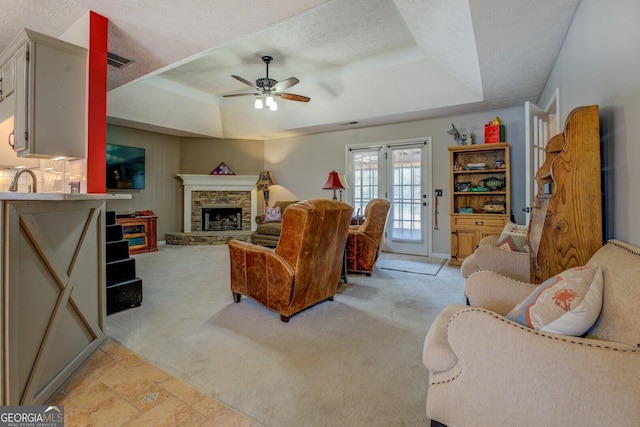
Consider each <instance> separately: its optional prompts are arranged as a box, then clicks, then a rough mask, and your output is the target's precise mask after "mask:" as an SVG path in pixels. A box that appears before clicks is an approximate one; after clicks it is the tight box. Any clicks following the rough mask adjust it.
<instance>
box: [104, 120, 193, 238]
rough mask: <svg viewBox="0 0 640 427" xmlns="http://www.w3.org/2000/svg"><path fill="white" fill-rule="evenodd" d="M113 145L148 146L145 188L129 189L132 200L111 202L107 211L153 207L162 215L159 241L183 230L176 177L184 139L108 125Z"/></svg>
mask: <svg viewBox="0 0 640 427" xmlns="http://www.w3.org/2000/svg"><path fill="white" fill-rule="evenodd" d="M107 142H108V143H110V144H117V145H127V146H133V147H141V148H144V149H145V151H146V152H145V156H146V163H145V189H144V190H127V191H121V193H126V194H131V196H132V198H131V200H113V201H107V210H115V211H116V213H118V214H125V213H131V212H135V211H139V210H146V209H150V210H152V211H153V212H155V214H156V215H158V236H157V237H158V240H164V234H165V233H167V232H170V231H179V230H180V224H181V221H182V217H181V215H182V213H181V194H182V193H181V190H180V186H179V185H178V181H176V179H175V176H176V175H177V174H178V173H180V138H179V137H177V136H171V135H164V134H161V133H156V132H148V131H144V130H138V129H131V128H126V127H122V126H116V125H107Z"/></svg>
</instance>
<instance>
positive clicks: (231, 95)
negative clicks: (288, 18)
mask: <svg viewBox="0 0 640 427" xmlns="http://www.w3.org/2000/svg"><path fill="white" fill-rule="evenodd" d="M248 95H253V96H256V95H261V94H260V93H232V94H230V95H222V97H223V98H231V97H233V96H248Z"/></svg>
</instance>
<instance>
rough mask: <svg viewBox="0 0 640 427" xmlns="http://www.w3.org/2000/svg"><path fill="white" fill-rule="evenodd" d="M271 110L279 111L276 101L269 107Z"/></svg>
mask: <svg viewBox="0 0 640 427" xmlns="http://www.w3.org/2000/svg"><path fill="white" fill-rule="evenodd" d="M269 110H271V111H278V104H276V101H273V100H272V101H271V105H269Z"/></svg>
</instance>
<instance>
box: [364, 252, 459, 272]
mask: <svg viewBox="0 0 640 427" xmlns="http://www.w3.org/2000/svg"><path fill="white" fill-rule="evenodd" d="M446 262H447V260H446V259H444V258H433V257H428V256H416V255H405V254H394V253H391V252H382V253H381V254H380V257H379V258H378V262H377V263H376V265H377V266H378V267H380V268H382V269H383V270H395V271H403V272H405V273H415V274H426V275H428V276H436V275H437V274H438V272H439V271H440V269H441V268H442V266H443V265H444V264H445V263H446Z"/></svg>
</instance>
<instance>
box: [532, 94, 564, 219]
mask: <svg viewBox="0 0 640 427" xmlns="http://www.w3.org/2000/svg"><path fill="white" fill-rule="evenodd" d="M559 111H560V90H559V89H556V90H555V92H554V94H553V96H552V97H551V99H550V100H549V102H548V103H547V105H546V107H545V108H544V109H542V108H540V107H538V106H537V105H536V104H533V103H531V102H529V101H527V102H526V103H525V104H524V115H525V121H524V123H525V132H524V133H525V180H526V182H525V197H526V199H525V200H527V206H526V207H525V208H524V211H525V224H529V222H530V219H531V207H532V206H533V204H534V199H535V197H536V193H537V192H538V191H537V188H536V179H535V178H536V172H537V171H538V169H539V168H540V166H541V165H542V164H543V163H544V160H545V151H544V148H545V146H546V145H547V141H548V140H549V139H550V138H551V137H552V136H555V135H557V134H559V133H560V120H559V118H558V113H559Z"/></svg>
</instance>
